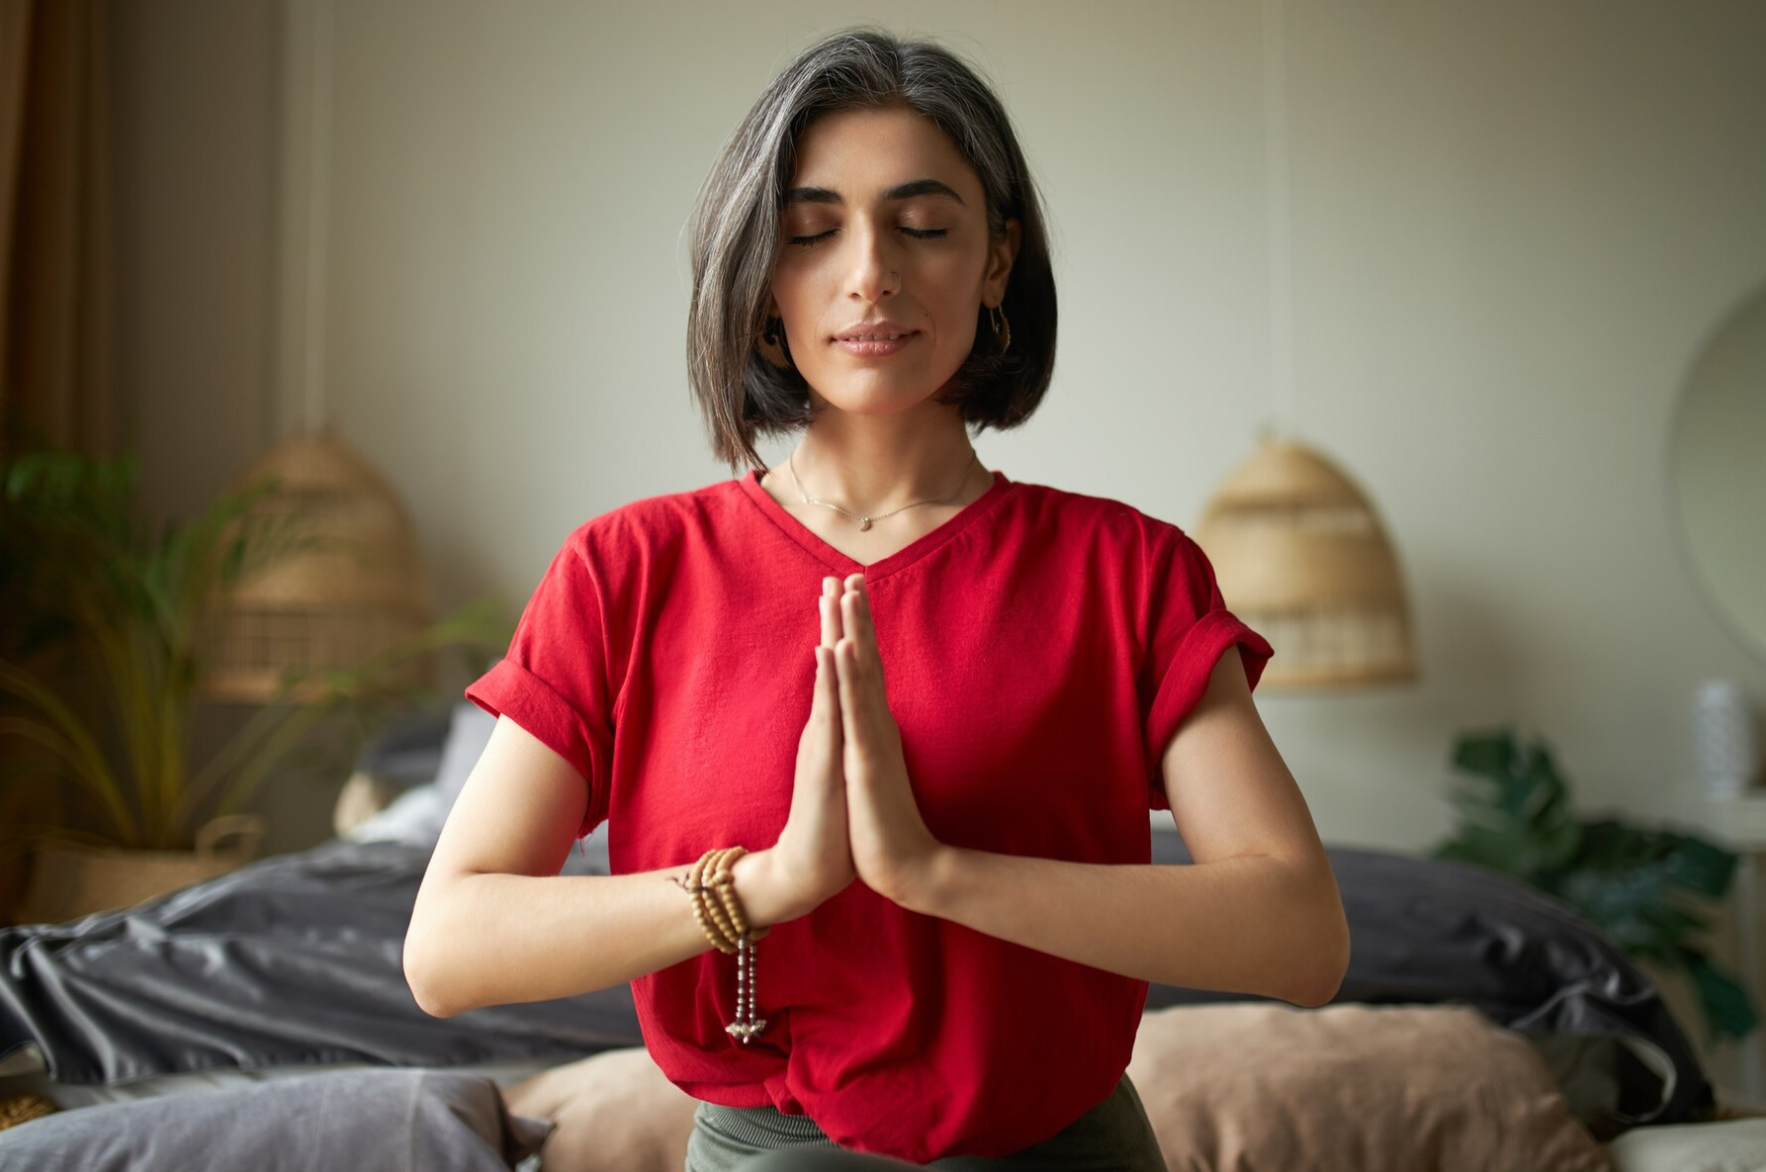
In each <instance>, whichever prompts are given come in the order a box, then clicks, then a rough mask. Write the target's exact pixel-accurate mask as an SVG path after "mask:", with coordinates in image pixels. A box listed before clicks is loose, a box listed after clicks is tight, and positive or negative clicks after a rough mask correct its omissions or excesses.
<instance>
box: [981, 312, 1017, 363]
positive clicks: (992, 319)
mask: <svg viewBox="0 0 1766 1172" xmlns="http://www.w3.org/2000/svg"><path fill="white" fill-rule="evenodd" d="M987 324H988V325H990V326H992V327H993V341H994V346H995V347H996V348H998V350H999V352H1000V353H1001V354H1004V353H1005V352H1006V351H1007V350H1010V349H1011V348H1012V323H1011V322H1009V321H1007V320H1006V310H1005V306H1003V305H990V306H988V307H987Z"/></svg>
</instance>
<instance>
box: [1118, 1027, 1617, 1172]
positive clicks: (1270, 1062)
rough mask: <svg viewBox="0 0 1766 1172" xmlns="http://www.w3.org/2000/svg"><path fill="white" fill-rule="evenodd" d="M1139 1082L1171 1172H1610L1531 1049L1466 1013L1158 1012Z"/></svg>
mask: <svg viewBox="0 0 1766 1172" xmlns="http://www.w3.org/2000/svg"><path fill="white" fill-rule="evenodd" d="M1128 1073H1129V1077H1130V1078H1131V1079H1133V1080H1134V1085H1135V1089H1136V1090H1138V1091H1139V1092H1140V1096H1141V1101H1142V1102H1143V1103H1145V1105H1146V1108H1147V1115H1148V1117H1149V1118H1150V1119H1151V1120H1152V1123H1153V1130H1154V1131H1155V1132H1157V1133H1158V1136H1159V1144H1160V1147H1161V1148H1162V1149H1163V1150H1164V1153H1165V1161H1166V1165H1167V1167H1169V1168H1171V1169H1173V1170H1174V1172H1175V1170H1177V1169H1183V1170H1185V1172H1189V1170H1192V1169H1193V1170H1197V1172H1200V1170H1203V1169H1206V1170H1208V1172H1300V1170H1303V1169H1318V1170H1320V1172H1335V1170H1337V1169H1342V1170H1344V1172H1435V1170H1438V1172H1541V1170H1542V1169H1550V1170H1551V1172H1607V1170H1608V1169H1609V1166H1610V1165H1609V1161H1608V1158H1607V1154H1606V1151H1605V1149H1603V1148H1602V1147H1601V1145H1600V1144H1599V1143H1597V1142H1596V1141H1595V1139H1594V1137H1593V1136H1591V1135H1590V1134H1589V1133H1588V1130H1587V1129H1586V1128H1585V1127H1583V1126H1582V1124H1581V1123H1580V1122H1579V1121H1577V1120H1576V1119H1575V1117H1574V1116H1572V1115H1571V1114H1570V1110H1569V1106H1568V1104H1567V1103H1566V1102H1565V1100H1564V1096H1563V1094H1562V1093H1561V1092H1560V1091H1559V1090H1558V1087H1557V1084H1556V1083H1555V1082H1553V1080H1552V1077H1551V1071H1550V1069H1549V1068H1548V1067H1547V1066H1546V1065H1545V1061H1544V1059H1542V1058H1541V1057H1540V1056H1539V1053H1538V1052H1537V1051H1536V1050H1535V1049H1534V1048H1533V1046H1532V1045H1531V1044H1529V1043H1528V1042H1527V1040H1526V1039H1525V1038H1523V1037H1522V1036H1521V1035H1520V1034H1518V1033H1515V1032H1514V1031H1512V1030H1507V1029H1504V1028H1503V1027H1501V1026H1498V1025H1496V1024H1495V1023H1493V1022H1491V1021H1490V1020H1489V1019H1488V1018H1486V1017H1484V1016H1483V1015H1482V1014H1480V1013H1479V1012H1478V1011H1477V1010H1475V1009H1473V1008H1471V1007H1469V1006H1454V1005H1416V1006H1412V1005H1401V1006H1370V1005H1358V1004H1342V1005H1329V1006H1325V1007H1324V1008H1322V1009H1300V1008H1297V1007H1294V1006H1290V1005H1281V1004H1272V1003H1265V1002H1255V1003H1249V1004H1229V1005H1190V1006H1177V1007H1175V1008H1171V1009H1164V1010H1155V1011H1153V1012H1151V1013H1148V1014H1147V1015H1146V1017H1145V1018H1144V1019H1143V1020H1142V1022H1141V1028H1140V1034H1139V1035H1138V1037H1137V1039H1136V1042H1135V1049H1134V1061H1133V1062H1131V1063H1130V1064H1129V1068H1128Z"/></svg>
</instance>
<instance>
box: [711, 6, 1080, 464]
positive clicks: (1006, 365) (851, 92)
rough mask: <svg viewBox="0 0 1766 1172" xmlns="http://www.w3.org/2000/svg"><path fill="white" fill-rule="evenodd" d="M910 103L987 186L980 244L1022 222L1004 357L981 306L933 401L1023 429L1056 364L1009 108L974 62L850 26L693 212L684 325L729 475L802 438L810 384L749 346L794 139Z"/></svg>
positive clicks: (751, 121) (768, 103) (974, 420)
mask: <svg viewBox="0 0 1766 1172" xmlns="http://www.w3.org/2000/svg"><path fill="white" fill-rule="evenodd" d="M887 106H906V107H908V108H910V109H912V110H915V111H917V112H918V113H920V114H923V115H925V116H926V117H927V118H930V119H931V120H932V121H933V122H934V123H935V124H937V126H938V127H939V129H941V130H943V131H944V133H945V134H947V135H949V136H950V139H951V141H952V142H954V143H955V144H956V147H957V149H958V150H959V151H960V152H962V155H963V157H964V158H965V159H967V160H968V161H969V163H970V165H971V166H973V167H974V168H975V171H976V173H977V174H979V175H980V177H981V186H982V189H983V190H984V191H985V192H986V194H987V226H988V233H989V235H990V236H992V237H993V238H994V239H995V240H999V239H1001V238H1003V237H1004V236H1005V233H1006V221H1007V220H1009V219H1016V220H1017V221H1018V224H1019V233H1020V240H1019V247H1018V255H1017V259H1016V260H1015V261H1014V263H1013V265H1012V272H1011V277H1010V279H1009V281H1008V282H1007V285H1006V294H1005V301H1004V303H1003V306H1002V308H1003V309H1004V310H1005V313H1006V318H1007V320H1008V322H1009V323H1010V326H1011V346H1010V348H1009V349H1008V350H1007V351H1006V352H1005V353H1004V354H1000V353H998V351H997V347H996V345H995V343H994V335H993V332H992V330H991V328H989V327H987V325H986V318H987V314H986V311H985V309H983V310H981V311H980V314H979V317H980V321H979V322H978V325H977V328H976V331H975V346H974V348H973V350H971V352H970V354H969V357H968V359H967V360H966V361H965V362H964V363H963V365H962V367H961V368H959V369H958V371H957V374H956V377H955V378H954V379H953V380H952V383H951V386H950V388H949V389H948V390H947V391H946V392H945V393H944V395H943V397H942V398H941V399H940V401H941V402H946V403H951V404H954V405H955V406H957V408H958V409H959V410H960V412H961V413H962V417H963V421H964V422H965V423H966V424H968V425H969V426H970V427H971V428H973V429H974V430H975V431H977V432H979V431H982V430H984V429H986V428H989V427H993V428H1002V429H1003V428H1009V427H1015V426H1017V425H1018V424H1020V423H1022V422H1024V421H1025V420H1026V419H1028V418H1030V414H1031V412H1033V411H1035V410H1036V407H1037V404H1038V403H1040V402H1041V401H1042V397H1043V394H1044V393H1045V392H1046V391H1047V390H1048V385H1049V379H1050V377H1051V376H1052V375H1053V373H1054V367H1055V276H1054V272H1053V270H1052V269H1051V268H1050V266H1049V248H1048V237H1047V235H1046V233H1045V231H1044V229H1043V221H1042V208H1041V206H1040V204H1039V202H1038V199H1037V194H1036V187H1035V185H1034V184H1033V183H1032V182H1031V179H1030V171H1029V168H1028V167H1026V166H1025V163H1024V154H1023V152H1022V151H1021V150H1019V148H1018V140H1017V137H1016V136H1015V135H1014V134H1013V133H1012V124H1011V122H1010V120H1009V119H1008V118H1007V117H1006V112H1005V109H1004V107H1002V106H1001V105H1000V102H999V99H998V98H996V97H995V96H994V94H993V91H992V90H990V89H989V88H988V87H987V84H986V83H985V82H983V81H982V80H981V79H980V78H979V77H978V76H977V75H976V74H975V72H974V70H972V69H970V68H969V66H968V65H966V64H964V63H963V61H962V60H961V59H960V58H958V57H957V56H956V55H954V54H953V53H951V52H950V51H949V50H946V49H943V48H941V47H939V46H937V45H934V44H930V43H928V42H924V41H903V40H900V39H898V38H896V37H893V36H890V35H889V34H887V33H881V32H876V31H872V30H868V29H858V30H853V31H849V32H843V33H837V34H835V35H834V36H832V37H829V38H828V39H827V40H824V41H822V42H821V43H820V44H818V45H816V46H814V47H813V48H810V49H808V50H807V51H805V52H804V53H802V54H800V55H799V56H798V58H797V59H796V60H795V61H793V62H792V63H791V64H790V65H788V66H786V68H785V69H784V71H783V72H781V73H780V74H779V76H778V77H776V78H774V79H773V81H772V84H770V85H768V86H767V88H766V90H765V92H763V93H762V94H761V95H760V98H759V100H758V101H756V102H755V103H754V108H753V109H752V110H750V111H749V112H748V116H747V117H746V118H744V119H743V120H742V124H741V125H740V126H738V127H737V128H736V132H735V133H734V134H733V135H732V136H731V137H730V140H729V142H727V143H726V144H725V145H724V149H723V153H722V154H720V155H719V156H718V160H717V163H716V164H715V165H714V166H713V167H712V169H711V173H710V174H709V175H707V176H706V179H705V183H704V186H702V187H701V188H700V190H699V198H698V201H697V204H696V206H695V207H694V210H693V220H692V253H693V301H692V307H691V309H689V311H688V314H687V377H688V380H689V381H690V383H691V385H692V390H693V394H694V396H695V397H696V398H697V399H698V401H699V407H700V410H701V411H702V412H703V413H704V416H705V424H706V428H707V430H708V431H709V432H710V437H711V445H712V450H713V451H714V452H715V453H716V455H717V457H718V458H719V459H721V460H723V461H725V462H727V463H728V464H729V465H730V466H731V468H732V469H734V468H735V466H736V465H737V463H739V462H742V461H746V462H747V463H748V464H749V465H750V466H752V467H756V468H761V467H764V466H765V464H764V461H762V460H761V458H760V454H759V452H758V451H757V450H756V449H755V446H754V440H755V436H756V435H757V434H767V435H776V434H784V433H789V432H791V431H794V430H796V429H798V428H801V427H804V426H806V425H807V424H808V423H809V420H810V400H809V387H808V384H807V383H805V382H804V380H803V376H802V375H800V374H799V373H798V372H797V370H796V368H795V367H790V368H786V369H780V368H778V367H775V366H774V365H772V363H770V362H768V361H766V359H764V358H763V357H761V356H760V354H759V353H758V352H757V351H756V349H755V344H756V342H757V341H758V339H759V338H760V336H761V331H762V329H763V328H764V326H765V318H766V313H767V308H768V304H769V302H770V299H771V287H772V270H773V263H774V259H775V257H776V256H777V253H778V248H779V217H780V213H781V211H782V210H783V208H784V201H785V191H786V188H787V186H788V185H789V184H790V182H791V176H792V173H793V171H794V169H795V165H796V153H797V141H798V138H799V136H801V135H802V134H803V131H804V129H805V128H806V127H808V126H809V124H810V123H811V122H812V121H813V120H815V119H816V118H817V117H818V116H820V115H822V114H826V113H830V112H832V111H836V110H854V109H872V108H878V107H887Z"/></svg>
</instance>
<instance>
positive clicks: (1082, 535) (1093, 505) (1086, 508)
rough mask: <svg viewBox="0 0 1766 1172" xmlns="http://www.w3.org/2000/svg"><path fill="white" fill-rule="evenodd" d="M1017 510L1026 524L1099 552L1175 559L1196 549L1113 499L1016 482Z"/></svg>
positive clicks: (1171, 527)
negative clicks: (1175, 556)
mask: <svg viewBox="0 0 1766 1172" xmlns="http://www.w3.org/2000/svg"><path fill="white" fill-rule="evenodd" d="M1016 484H1017V489H1018V491H1017V492H1016V493H1015V494H1014V499H1015V500H1016V502H1017V503H1016V507H1017V508H1018V509H1019V510H1020V511H1021V514H1022V516H1023V519H1024V520H1025V522H1026V523H1028V524H1030V525H1033V526H1035V527H1037V528H1040V529H1043V531H1045V532H1050V533H1056V534H1059V535H1060V536H1061V537H1062V539H1063V540H1068V541H1076V542H1079V543H1080V544H1082V545H1083V546H1085V547H1086V548H1088V549H1091V550H1094V551H1096V552H1098V553H1106V552H1116V553H1119V554H1122V555H1129V554H1133V555H1136V556H1139V557H1150V558H1155V559H1169V558H1170V557H1172V556H1173V555H1175V554H1180V553H1187V551H1188V550H1190V549H1194V548H1196V547H1195V542H1194V541H1192V540H1191V539H1190V537H1189V535H1188V534H1186V533H1185V532H1184V531H1183V530H1182V529H1181V528H1179V527H1178V526H1177V525H1175V524H1173V523H1171V522H1170V521H1166V520H1163V519H1161V518H1159V517H1156V516H1153V515H1152V514H1150V513H1146V512H1143V511H1142V510H1140V509H1138V508H1136V507H1135V506H1133V505H1131V504H1128V503H1126V502H1124V501H1119V500H1115V499H1113V498H1110V497H1103V496H1091V495H1089V494H1086V493H1079V492H1069V491H1067V490H1066V489H1060V488H1053V487H1050V486H1049V485H1046V484H1030V483H1027V482H1024V481H1018V482H1016Z"/></svg>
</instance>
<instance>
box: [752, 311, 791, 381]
mask: <svg viewBox="0 0 1766 1172" xmlns="http://www.w3.org/2000/svg"><path fill="white" fill-rule="evenodd" d="M754 348H755V349H756V350H757V351H759V352H760V356H761V358H763V359H765V360H766V363H767V365H769V366H771V367H773V368H775V369H777V370H790V369H791V348H790V347H789V346H788V345H787V344H786V342H785V321H784V319H783V318H777V317H769V318H767V319H766V327H765V328H764V329H762V330H761V332H760V340H759V341H758V342H756V343H755V344H754Z"/></svg>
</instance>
